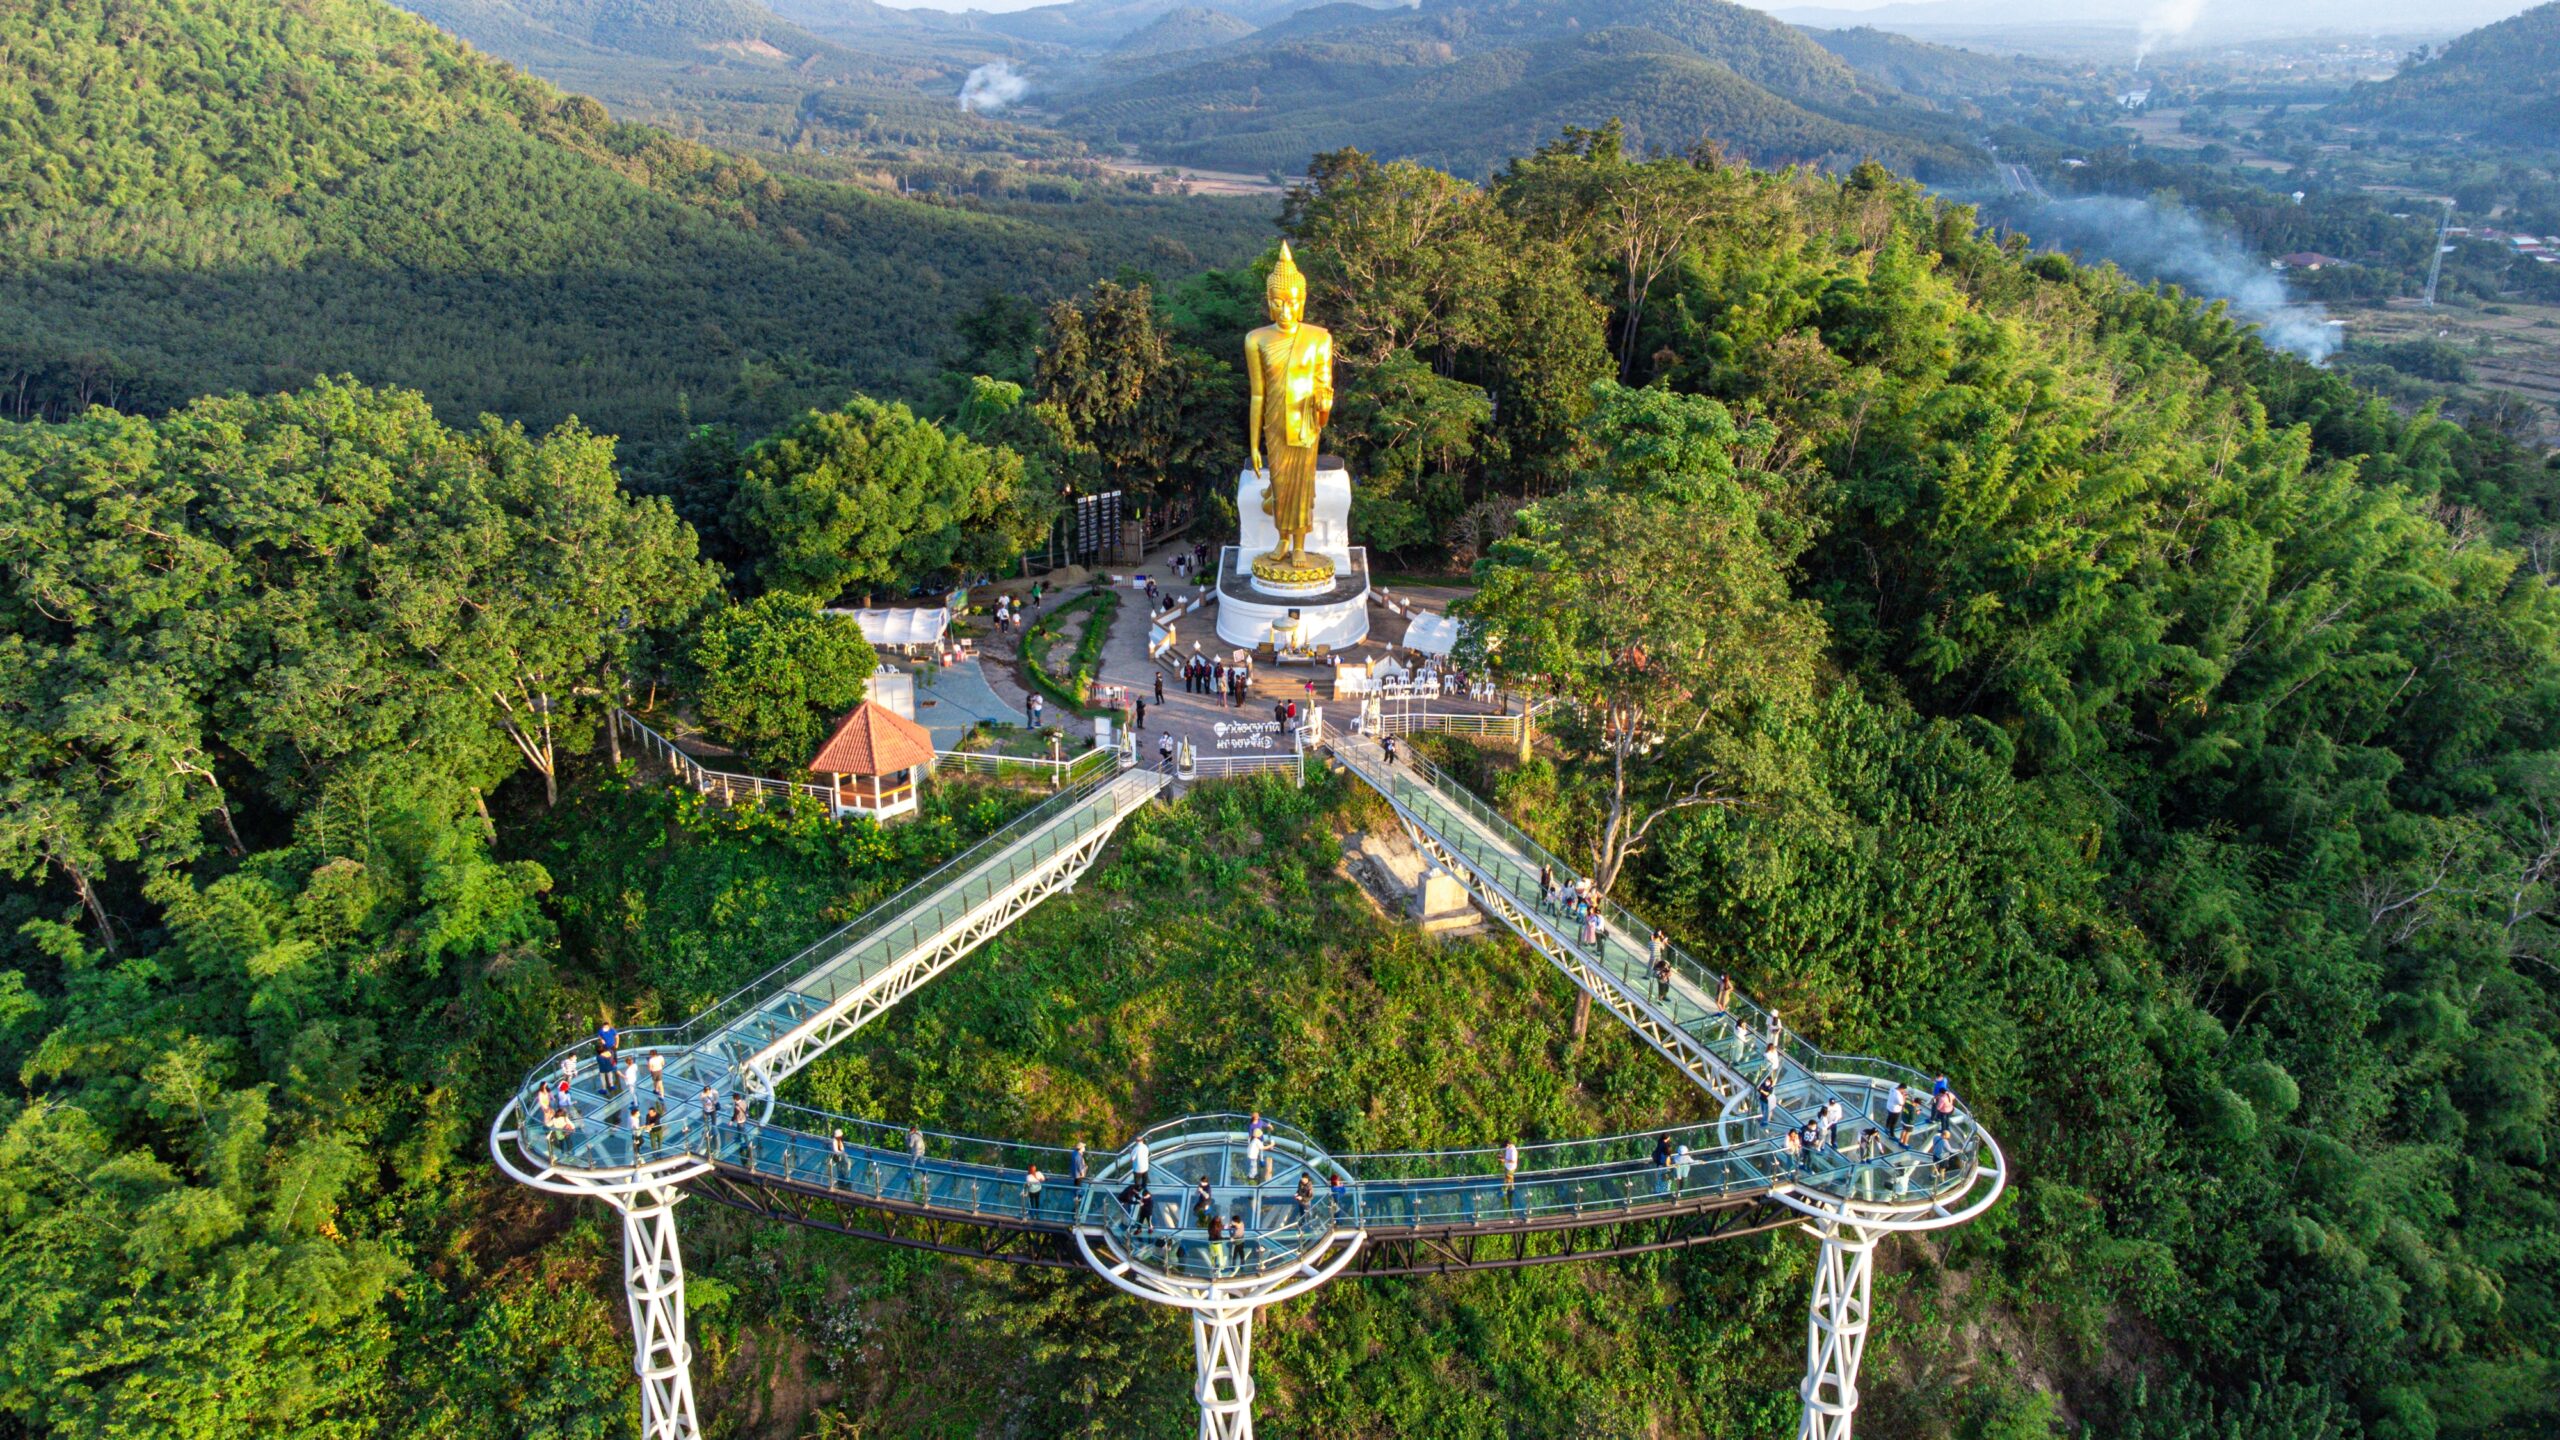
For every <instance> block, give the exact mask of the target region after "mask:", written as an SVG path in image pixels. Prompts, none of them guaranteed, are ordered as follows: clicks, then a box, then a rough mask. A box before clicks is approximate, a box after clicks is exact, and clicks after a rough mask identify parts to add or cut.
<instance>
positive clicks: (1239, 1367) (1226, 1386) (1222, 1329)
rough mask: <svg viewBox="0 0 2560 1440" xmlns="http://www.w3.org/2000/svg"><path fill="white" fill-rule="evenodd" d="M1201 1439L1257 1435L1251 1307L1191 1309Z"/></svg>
mask: <svg viewBox="0 0 2560 1440" xmlns="http://www.w3.org/2000/svg"><path fill="white" fill-rule="evenodd" d="M1191 1352H1192V1364H1193V1369H1192V1393H1193V1394H1194V1395H1195V1396H1197V1397H1198V1399H1199V1401H1200V1440H1253V1307H1252V1306H1250V1305H1244V1306H1238V1307H1235V1308H1233V1309H1227V1310H1205V1309H1203V1310H1194V1311H1192V1312H1191Z"/></svg>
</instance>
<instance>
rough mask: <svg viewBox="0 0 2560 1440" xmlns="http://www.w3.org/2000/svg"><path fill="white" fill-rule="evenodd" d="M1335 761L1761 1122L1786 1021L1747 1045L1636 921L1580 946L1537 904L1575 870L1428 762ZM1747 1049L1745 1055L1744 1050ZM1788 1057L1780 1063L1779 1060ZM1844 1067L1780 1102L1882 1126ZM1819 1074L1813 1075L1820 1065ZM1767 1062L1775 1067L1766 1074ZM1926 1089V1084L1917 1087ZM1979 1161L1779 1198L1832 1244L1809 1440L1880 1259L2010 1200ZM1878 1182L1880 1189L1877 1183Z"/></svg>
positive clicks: (1559, 959)
mask: <svg viewBox="0 0 2560 1440" xmlns="http://www.w3.org/2000/svg"><path fill="white" fill-rule="evenodd" d="M1328 748H1329V749H1331V750H1332V752H1333V754H1334V755H1335V757H1336V758H1337V759H1339V760H1341V761H1343V762H1344V764H1345V765H1346V767H1347V768H1348V769H1349V770H1350V771H1351V773H1352V774H1354V775H1356V776H1358V777H1359V778H1360V779H1361V780H1362V781H1364V782H1365V783H1367V784H1368V785H1370V786H1371V787H1372V788H1374V789H1376V790H1377V791H1378V793H1379V794H1380V795H1381V796H1383V797H1384V798H1385V799H1386V801H1387V802H1388V804H1389V806H1390V807H1391V808H1392V809H1394V811H1395V812H1396V817H1397V819H1398V820H1399V821H1400V822H1402V824H1403V826H1404V829H1405V833H1406V834H1407V835H1408V836H1410V837H1411V838H1412V840H1413V843H1414V845H1415V847H1416V848H1417V849H1419V850H1421V851H1422V852H1423V853H1424V854H1425V855H1428V856H1430V857H1431V859H1432V860H1434V861H1435V862H1437V863H1438V864H1440V865H1441V866H1442V867H1443V868H1445V869H1446V870H1448V871H1449V873H1451V874H1453V875H1455V876H1457V877H1458V878H1459V880H1460V881H1461V882H1463V883H1464V884H1465V885H1466V887H1467V889H1468V891H1469V893H1471V894H1472V895H1473V896H1474V897H1475V899H1476V902H1477V903H1478V904H1479V905H1480V906H1482V907H1483V909H1484V910H1485V912H1486V913H1487V914H1489V915H1492V916H1493V917H1494V918H1496V919H1498V920H1500V921H1502V922H1503V924H1505V925H1507V926H1509V927H1510V928H1511V930H1512V931H1513V932H1514V933H1515V934H1517V935H1518V936H1519V937H1520V938H1521V939H1522V940H1523V941H1525V942H1526V943H1527V944H1528V945H1529V946H1530V947H1531V948H1532V949H1534V950H1536V951H1537V952H1538V953H1539V954H1541V955H1544V956H1546V957H1547V959H1548V960H1549V961H1550V962H1551V963H1552V964H1554V965H1555V966H1556V968H1557V969H1559V970H1562V971H1563V972H1564V973H1565V975H1566V976H1567V977H1568V978H1570V979H1571V980H1572V981H1573V983H1574V984H1575V985H1576V986H1577V987H1579V988H1580V989H1582V990H1583V991H1584V992H1585V993H1586V994H1588V995H1590V996H1591V997H1592V998H1593V999H1594V1000H1597V1001H1598V1002H1599V1003H1600V1004H1601V1005H1603V1006H1605V1007H1607V1009H1608V1010H1609V1011H1610V1013H1611V1014H1613V1015H1615V1016H1617V1018H1618V1019H1619V1020H1620V1021H1621V1022H1623V1023H1624V1024H1625V1025H1626V1027H1627V1028H1628V1029H1629V1030H1632V1031H1634V1032H1635V1034H1636V1037H1637V1038H1638V1039H1641V1040H1643V1041H1644V1042H1645V1043H1646V1044H1647V1045H1650V1046H1652V1047H1653V1048H1654V1049H1655V1050H1657V1051H1659V1052H1660V1053H1661V1054H1662V1056H1663V1058H1665V1059H1667V1060H1669V1061H1670V1062H1671V1063H1672V1064H1674V1065H1676V1066H1678V1067H1679V1068H1680V1071H1681V1073H1682V1074H1683V1075H1686V1076H1687V1077H1688V1078H1689V1080H1690V1081H1691V1082H1692V1083H1693V1084H1695V1085H1697V1086H1698V1088H1699V1089H1701V1090H1703V1091H1705V1092H1706V1093H1707V1094H1708V1095H1710V1096H1712V1097H1713V1098H1714V1099H1715V1100H1716V1101H1717V1102H1718V1110H1719V1114H1720V1115H1721V1116H1722V1117H1723V1119H1724V1120H1725V1122H1726V1123H1727V1124H1728V1125H1732V1124H1736V1123H1746V1124H1747V1123H1748V1121H1747V1117H1748V1116H1749V1114H1750V1112H1751V1110H1752V1109H1753V1108H1754V1095H1753V1084H1752V1081H1753V1077H1754V1069H1753V1068H1747V1067H1754V1066H1755V1061H1756V1060H1757V1058H1758V1057H1757V1056H1756V1055H1755V1053H1754V1051H1755V1046H1756V1045H1759V1044H1762V1043H1766V1044H1769V1045H1771V1046H1773V1047H1774V1046H1775V1045H1776V1043H1777V1042H1776V1041H1775V1040H1774V1039H1772V1036H1773V1035H1774V1033H1775V1031H1776V1022H1775V1021H1774V1019H1771V1018H1763V1019H1762V1020H1761V1022H1760V1024H1759V1027H1758V1033H1757V1036H1756V1037H1745V1036H1743V1035H1742V1034H1741V1032H1740V1030H1739V1028H1738V1026H1737V1024H1736V1017H1735V1016H1734V1015H1732V1014H1729V1013H1727V1012H1726V1011H1725V1010H1724V1009H1723V1008H1721V1007H1718V1006H1710V1005H1707V1004H1706V1003H1704V1002H1705V996H1706V994H1707V986H1706V983H1705V982H1706V979H1707V977H1706V976H1705V974H1704V973H1703V972H1700V973H1696V974H1689V975H1675V976H1674V977H1673V978H1669V979H1664V980H1661V981H1658V982H1657V981H1656V980H1654V978H1653V977H1652V976H1651V975H1650V974H1649V973H1648V972H1647V971H1646V970H1645V969H1644V965H1643V961H1642V956H1643V953H1644V952H1643V951H1642V950H1641V948H1639V946H1640V943H1641V942H1640V941H1638V937H1639V936H1641V935H1643V934H1644V933H1645V932H1644V931H1643V930H1641V929H1639V928H1638V927H1637V926H1636V925H1634V924H1632V923H1630V922H1631V921H1632V920H1633V917H1632V916H1622V917H1618V918H1616V919H1613V921H1612V926H1613V928H1614V929H1615V931H1616V940H1615V943H1614V945H1613V943H1612V941H1611V940H1609V939H1605V938H1604V939H1603V940H1602V941H1601V942H1600V944H1599V946H1598V947H1597V948H1596V949H1594V948H1592V947H1590V946H1589V945H1588V944H1587V943H1586V942H1583V941H1582V940H1580V939H1579V937H1577V936H1576V935H1575V934H1574V933H1573V927H1572V926H1571V925H1570V924H1568V923H1567V922H1565V921H1564V920H1563V919H1562V918H1561V915H1560V913H1559V912H1558V911H1557V910H1556V909H1555V908H1554V907H1550V906H1547V905H1544V904H1541V903H1538V902H1537V901H1536V900H1533V899H1532V898H1531V897H1532V896H1535V895H1536V894H1537V892H1538V879H1537V877H1538V875H1539V873H1540V867H1541V865H1546V866H1548V867H1550V868H1551V870H1552V871H1554V872H1560V873H1562V874H1563V875H1565V876H1566V877H1567V878H1568V879H1569V878H1570V877H1571V874H1572V872H1571V870H1570V869H1569V868H1568V867H1566V866H1563V865H1561V864H1558V863H1556V862H1555V861H1554V859H1553V857H1552V856H1548V855H1546V853H1545V852H1544V851H1542V850H1539V849H1537V848H1536V845H1535V842H1533V841H1531V840H1530V839H1529V838H1528V837H1527V836H1526V835H1524V834H1521V833H1520V832H1519V831H1518V830H1517V829H1516V828H1515V827H1513V826H1512V825H1511V824H1510V823H1509V822H1508V821H1506V820H1504V819H1503V818H1502V817H1501V816H1500V815H1498V814H1496V813H1494V812H1493V811H1492V810H1491V809H1490V808H1489V807H1485V806H1484V805H1483V804H1482V803H1481V802H1479V801H1474V800H1473V799H1472V797H1470V796H1468V795H1466V794H1465V792H1464V791H1463V789H1462V788H1461V787H1458V786H1456V785H1454V784H1451V783H1448V782H1447V781H1446V780H1445V779H1444V778H1442V777H1439V776H1437V775H1436V772H1433V771H1432V770H1431V767H1430V766H1429V765H1428V764H1427V763H1425V762H1423V761H1421V760H1419V759H1414V760H1411V761H1409V762H1406V763H1403V764H1397V763H1392V762H1388V761H1387V760H1386V758H1385V756H1384V753H1383V752H1382V751H1381V750H1380V749H1379V748H1378V747H1377V746H1376V745H1375V744H1373V743H1371V742H1370V741H1368V740H1366V739H1362V738H1346V737H1330V739H1329V742H1328ZM1737 1041H1739V1043H1736V1042H1737ZM1772 1053H1774V1051H1773V1052H1772ZM1840 1058H1841V1057H1826V1056H1819V1055H1814V1054H1810V1053H1803V1054H1798V1055H1796V1056H1795V1057H1794V1058H1792V1059H1789V1060H1786V1061H1784V1062H1782V1063H1781V1065H1780V1067H1779V1069H1778V1070H1777V1071H1776V1080H1777V1087H1778V1090H1777V1093H1778V1097H1779V1099H1780V1100H1781V1101H1782V1102H1783V1103H1785V1104H1786V1105H1787V1106H1788V1107H1789V1109H1790V1110H1791V1111H1792V1110H1793V1109H1794V1108H1795V1107H1797V1106H1808V1107H1809V1106H1813V1105H1816V1104H1818V1103H1819V1102H1820V1101H1821V1100H1823V1099H1825V1098H1837V1099H1841V1100H1842V1101H1843V1102H1844V1104H1845V1105H1846V1106H1848V1107H1849V1108H1850V1110H1851V1115H1852V1117H1853V1118H1865V1119H1867V1120H1868V1121H1869V1122H1870V1123H1872V1120H1873V1117H1874V1116H1875V1115H1876V1114H1878V1113H1880V1111H1881V1104H1882V1100H1883V1091H1884V1090H1885V1089H1886V1088H1889V1085H1890V1080H1889V1079H1888V1078H1887V1073H1886V1072H1884V1071H1881V1070H1879V1071H1877V1072H1876V1073H1872V1074H1871V1073H1862V1072H1859V1071H1856V1070H1851V1069H1847V1068H1841V1069H1836V1070H1835V1069H1833V1068H1831V1063H1832V1062H1834V1061H1837V1060H1838V1059H1840ZM1808 1061H1810V1062H1812V1063H1807V1062H1808ZM1764 1063H1765V1062H1764ZM1910 1078H1911V1079H1912V1080H1914V1081H1918V1080H1919V1079H1920V1077H1919V1076H1917V1075H1916V1074H1914V1075H1911V1077H1910ZM1964 1123H1965V1125H1966V1126H1967V1128H1968V1130H1970V1132H1971V1135H1972V1137H1973V1139H1974V1140H1975V1141H1976V1142H1977V1148H1976V1149H1975V1151H1974V1152H1973V1158H1972V1159H1971V1160H1969V1161H1965V1160H1959V1162H1958V1163H1959V1164H1963V1165H1966V1166H1968V1167H1969V1168H1967V1169H1966V1170H1965V1171H1964V1173H1962V1174H1961V1175H1955V1176H1947V1175H1945V1174H1943V1172H1942V1171H1941V1167H1940V1166H1939V1165H1938V1163H1937V1162H1935V1161H1930V1162H1929V1163H1927V1164H1926V1165H1923V1164H1922V1163H1921V1160H1920V1157H1919V1156H1918V1155H1917V1154H1916V1153H1915V1152H1908V1151H1906V1152H1905V1153H1906V1154H1909V1155H1911V1156H1912V1158H1911V1160H1910V1161H1909V1162H1908V1164H1909V1167H1910V1168H1909V1169H1908V1170H1907V1171H1906V1172H1905V1173H1906V1175H1910V1174H1926V1175H1930V1176H1934V1177H1937V1179H1936V1183H1934V1184H1931V1185H1929V1186H1927V1187H1925V1193H1924V1194H1921V1193H1878V1192H1877V1190H1875V1189H1869V1190H1867V1191H1865V1192H1863V1194H1862V1193H1861V1192H1860V1191H1859V1190H1857V1189H1856V1188H1855V1187H1852V1188H1850V1189H1848V1190H1844V1191H1841V1192H1840V1193H1832V1191H1831V1190H1829V1189H1826V1188H1817V1185H1816V1184H1808V1183H1806V1182H1805V1180H1804V1179H1802V1178H1801V1177H1790V1178H1788V1179H1786V1180H1784V1181H1783V1182H1782V1183H1780V1184H1778V1185H1777V1186H1776V1187H1775V1188H1773V1190H1772V1191H1771V1198H1773V1199H1775V1200H1777V1201H1778V1202H1779V1203H1780V1204H1782V1205H1785V1206H1786V1207H1787V1208H1789V1209H1791V1210H1794V1211H1797V1212H1798V1213H1800V1214H1802V1215H1803V1216H1805V1217H1806V1221H1807V1223H1806V1225H1805V1229H1806V1230H1807V1231H1808V1232H1810V1233H1811V1234H1812V1235H1813V1236H1814V1237H1815V1238H1816V1239H1817V1240H1819V1241H1821V1243H1822V1250H1821V1254H1820V1256H1819V1259H1818V1260H1817V1263H1816V1266H1815V1270H1814V1281H1813V1297H1812V1309H1811V1313H1810V1315H1809V1317H1808V1319H1807V1321H1806V1336H1805V1370H1804V1380H1803V1383H1802V1384H1801V1385H1800V1386H1799V1387H1798V1390H1797V1393H1798V1395H1799V1396H1800V1397H1801V1398H1802V1401H1803V1407H1804V1408H1803V1413H1802V1418H1801V1419H1800V1420H1799V1422H1798V1425H1797V1430H1796V1434H1797V1437H1798V1440H1849V1434H1850V1427H1851V1425H1852V1423H1853V1422H1854V1421H1855V1419H1856V1416H1857V1410H1858V1364H1859V1361H1860V1360H1862V1359H1863V1358H1865V1355H1866V1348H1867V1318H1868V1312H1869V1307H1870V1303H1871V1301H1872V1299H1873V1295H1874V1288H1875V1285H1874V1282H1875V1247H1876V1242H1877V1241H1878V1240H1880V1239H1882V1238H1883V1237H1884V1236H1886V1235H1888V1234H1891V1233H1894V1232H1896V1231H1903V1230H1938V1229H1944V1228H1947V1227H1950V1226H1955V1225H1961V1224H1964V1223H1965V1222H1966V1221H1969V1220H1971V1219H1973V1218H1974V1217H1976V1216H1978V1215H1980V1214H1982V1213H1983V1212H1984V1211H1985V1210H1988V1209H1989V1208H1991V1206H1992V1204H1993V1203H1995V1202H1996V1201H1998V1199H1999V1198H2000V1195H2001V1193H2002V1192H2003V1191H2004V1190H2005V1189H2006V1188H2007V1186H2008V1162H2007V1160H2006V1158H2005V1157H2004V1156H2003V1155H2002V1154H2001V1151H2000V1147H1999V1145H1997V1144H1996V1143H1994V1142H1993V1140H1992V1138H1991V1136H1990V1135H1989V1134H1988V1133H1987V1132H1982V1131H1979V1130H1973V1129H1971V1121H1970V1119H1969V1118H1968V1119H1967V1120H1966V1121H1965V1122H1964ZM1868 1179H1869V1181H1870V1182H1872V1181H1874V1180H1875V1177H1874V1176H1873V1175H1872V1173H1870V1175H1869V1176H1868Z"/></svg>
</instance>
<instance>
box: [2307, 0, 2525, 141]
mask: <svg viewBox="0 0 2560 1440" xmlns="http://www.w3.org/2000/svg"><path fill="white" fill-rule="evenodd" d="M2328 113H2329V115H2330V116H2331V117H2333V118H2335V119H2339V120H2352V121H2362V122H2366V123H2370V124H2375V125H2385V126H2396V127H2398V128H2401V129H2406V130H2418V131H2432V132H2436V133H2440V134H2449V135H2473V136H2482V137H2486V138H2491V139H2497V140H2504V141H2509V142H2512V143H2515V144H2521V145H2531V146H2535V147H2538V148H2541V149H2545V150H2551V149H2560V0H2554V3H2552V4H2548V5H2540V6H2536V7H2535V8H2533V9H2531V10H2528V11H2526V12H2525V13H2523V14H2521V15H2518V16H2516V17H2514V18H2513V19H2510V20H2503V21H2500V22H2499V23H2497V24H2495V25H2491V26H2488V27H2487V28H2485V29H2480V30H2474V31H2472V32H2471V33H2470V34H2468V35H2465V36H2463V37H2462V38H2461V39H2459V40H2456V41H2454V42H2453V43H2452V44H2449V45H2447V46H2445V47H2444V49H2443V50H2442V51H2440V52H2438V53H2437V54H2436V55H2435V56H2434V57H2433V58H2431V59H2429V60H2427V61H2426V62H2425V63H2424V64H2420V65H2414V66H2411V67H2410V68H2409V69H2407V70H2404V71H2402V72H2401V73H2400V74H2398V75H2395V76H2393V77H2392V78H2390V79H2388V80H2380V81H2375V82H2373V83H2371V84H2367V85H2359V86H2357V87H2356V88H2355V89H2354V90H2353V91H2351V92H2349V93H2348V95H2347V97H2346V98H2345V99H2344V100H2341V101H2340V102H2339V103H2338V104H2336V105H2334V106H2331V107H2330V109H2329V112H2328Z"/></svg>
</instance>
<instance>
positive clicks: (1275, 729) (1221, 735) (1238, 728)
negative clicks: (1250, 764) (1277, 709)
mask: <svg viewBox="0 0 2560 1440" xmlns="http://www.w3.org/2000/svg"><path fill="white" fill-rule="evenodd" d="M1209 732H1210V733H1211V734H1213V735H1215V736H1217V737H1218V748H1219V749H1221V750H1276V749H1278V748H1280V745H1281V743H1282V742H1281V739H1280V722H1279V721H1277V720H1221V721H1219V722H1218V723H1217V724H1215V725H1212V726H1210V727H1209Z"/></svg>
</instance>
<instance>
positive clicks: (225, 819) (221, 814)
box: [213, 790, 249, 855]
mask: <svg viewBox="0 0 2560 1440" xmlns="http://www.w3.org/2000/svg"><path fill="white" fill-rule="evenodd" d="M213 813H214V815H215V816H216V817H217V818H219V819H220V820H221V821H222V834H223V847H224V848H225V849H227V850H229V851H230V852H231V853H232V854H234V855H245V854H247V853H249V847H247V846H245V845H243V844H241V843H240V829H239V827H238V826H236V825H233V824H232V823H231V806H230V805H229V804H227V803H225V802H224V800H223V798H222V792H221V791H220V790H216V791H214V792H213Z"/></svg>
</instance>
